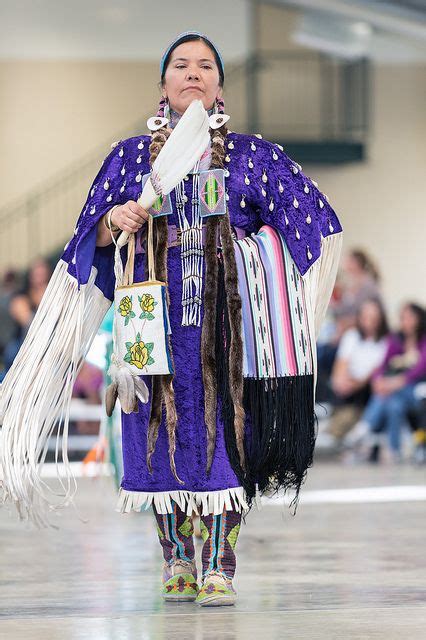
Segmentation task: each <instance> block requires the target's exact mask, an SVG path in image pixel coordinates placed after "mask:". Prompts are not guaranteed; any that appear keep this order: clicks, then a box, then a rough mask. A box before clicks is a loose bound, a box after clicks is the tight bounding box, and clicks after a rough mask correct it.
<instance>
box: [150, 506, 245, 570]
mask: <svg viewBox="0 0 426 640" xmlns="http://www.w3.org/2000/svg"><path fill="white" fill-rule="evenodd" d="M172 507H173V513H166V514H160V513H157V511H156V510H155V508H154V514H155V518H156V521H157V533H158V538H159V540H160V544H161V546H162V548H163V556H164V560H165V561H166V562H168V563H171V562H174V561H175V560H178V559H181V560H187V561H189V562H190V561H192V560H194V557H195V548H194V536H193V534H194V526H193V524H192V518H191V517H189V516H187V515H186V513H185V512H183V511H181V509H180V508H179V507H178V505H177V504H176V502H174V501H172ZM200 520H201V522H200V528H201V536H202V539H203V547H202V551H201V562H202V567H203V575H204V574H205V573H207V572H208V571H212V570H216V571H221V572H222V573H224V574H225V575H226V576H227V577H228V578H233V577H234V574H235V568H236V557H235V552H234V549H235V545H236V543H237V538H238V534H239V531H240V525H241V513H238V512H237V511H226V510H224V511H223V513H222V514H220V515H217V516H214V515H212V514H209V515H206V516H201V517H200Z"/></svg>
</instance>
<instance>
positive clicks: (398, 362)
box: [348, 303, 426, 462]
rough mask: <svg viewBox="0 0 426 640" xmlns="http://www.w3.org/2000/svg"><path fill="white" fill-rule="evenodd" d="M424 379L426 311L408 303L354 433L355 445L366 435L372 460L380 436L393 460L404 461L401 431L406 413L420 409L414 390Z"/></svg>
mask: <svg viewBox="0 0 426 640" xmlns="http://www.w3.org/2000/svg"><path fill="white" fill-rule="evenodd" d="M425 379H426V311H425V309H423V308H422V307H420V306H419V305H417V304H415V303H407V304H405V305H404V306H403V307H402V309H401V313H400V328H399V332H398V333H397V334H394V335H391V336H390V337H389V339H388V345H387V350H386V355H385V359H384V362H383V364H382V365H381V367H380V368H379V369H378V370H377V371H376V372H375V374H374V376H373V381H372V391H373V394H372V396H371V398H370V400H369V402H368V404H367V407H366V409H365V411H364V413H363V415H362V419H361V421H360V422H358V424H357V425H356V427H355V428H354V430H353V435H354V439H353V442H356V440H357V439H359V438H362V437H363V434H364V435H365V434H367V438H366V440H367V443H369V445H370V447H371V449H370V452H369V460H371V461H376V460H377V458H378V454H379V447H380V444H381V443H382V441H383V437H382V435H381V434H385V435H387V438H388V442H389V458H390V460H391V461H393V462H399V461H400V460H401V459H402V455H401V428H402V426H403V424H404V423H405V421H406V417H407V413H408V412H409V411H412V410H413V409H415V408H416V407H418V406H419V403H420V400H419V398H418V397H416V395H415V393H414V388H415V386H416V384H417V383H418V382H420V381H422V380H425ZM350 436H352V433H350V434H349V436H348V438H349V439H350Z"/></svg>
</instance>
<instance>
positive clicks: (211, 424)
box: [201, 216, 219, 473]
mask: <svg viewBox="0 0 426 640" xmlns="http://www.w3.org/2000/svg"><path fill="white" fill-rule="evenodd" d="M206 224H207V233H206V242H205V260H206V275H205V282H204V319H203V327H202V332H201V363H202V371H203V385H204V420H205V423H206V428H207V465H206V471H207V473H209V472H210V469H211V466H212V462H213V454H214V450H215V446H216V412H217V384H216V349H215V325H216V300H217V274H218V262H217V230H218V226H219V220H218V218H217V217H216V216H212V217H210V218H209V219H208V220H207V223H206Z"/></svg>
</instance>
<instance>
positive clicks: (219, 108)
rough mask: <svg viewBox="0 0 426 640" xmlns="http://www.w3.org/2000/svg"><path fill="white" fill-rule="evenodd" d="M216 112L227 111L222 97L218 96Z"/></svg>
mask: <svg viewBox="0 0 426 640" xmlns="http://www.w3.org/2000/svg"><path fill="white" fill-rule="evenodd" d="M215 113H225V103H224V101H223V99H222V98H216V101H215Z"/></svg>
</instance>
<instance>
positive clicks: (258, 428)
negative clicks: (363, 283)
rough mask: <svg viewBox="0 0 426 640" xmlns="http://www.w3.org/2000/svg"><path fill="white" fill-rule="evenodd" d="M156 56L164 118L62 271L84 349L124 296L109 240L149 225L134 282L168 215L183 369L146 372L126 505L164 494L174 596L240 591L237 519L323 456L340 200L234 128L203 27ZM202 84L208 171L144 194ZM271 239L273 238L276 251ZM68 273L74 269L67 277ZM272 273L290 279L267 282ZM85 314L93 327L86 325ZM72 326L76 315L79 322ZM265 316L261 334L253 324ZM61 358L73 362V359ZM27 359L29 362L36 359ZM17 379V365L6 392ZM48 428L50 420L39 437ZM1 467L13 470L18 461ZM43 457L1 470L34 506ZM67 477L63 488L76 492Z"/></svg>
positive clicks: (278, 151) (112, 179)
mask: <svg viewBox="0 0 426 640" xmlns="http://www.w3.org/2000/svg"><path fill="white" fill-rule="evenodd" d="M160 70H161V87H162V94H163V95H162V99H161V101H160V107H159V110H158V113H157V116H154V117H153V118H150V119H149V120H148V126H149V128H150V129H151V132H152V134H151V136H137V137H134V138H130V139H128V140H123V141H119V142H118V143H116V144H115V145H114V148H113V150H112V152H111V153H110V154H109V156H108V157H107V158H106V159H105V161H104V164H103V166H102V168H101V170H100V172H99V174H98V175H97V176H96V178H95V180H94V183H93V185H92V188H91V190H90V193H89V197H88V199H87V202H86V204H85V206H84V208H83V211H82V214H81V216H80V218H79V221H78V223H77V227H76V231H75V235H74V238H73V239H72V240H71V242H70V243H69V244H68V245H67V247H66V249H65V253H64V255H63V257H62V261H63V264H62V266H61V267H60V269H62V270H63V269H65V270H66V275H67V277H69V276H70V277H71V280H72V283H71V284H69V286H70V287H71V286H75V285H74V283H75V282H78V285H79V291H80V290H81V291H82V293H80V298H81V297H83V298H84V302H81V300H80V304H82V305H83V307H84V309H83V310H82V309H81V307H78V302H77V293H76V292H75V291H74V292H67V296H68V299H71V300H72V302H73V306H72V309H73V310H72V311H71V313H74V314H75V316H73V317H75V318H76V320H75V321H76V322H77V323H79V322H80V325H79V326H81V320H79V318H81V317H82V315H83V317H84V314H85V313H86V312H87V313H91V316H92V317H91V328H90V330H89V328H87V331H88V337H87V339H86V336H85V335H83V338H82V339H80V335H76V336H75V339H76V341H79V340H80V342H78V349H82V348H83V346H82V345H83V344H86V343H88V342H89V337H90V335H89V334H91V333H92V332H93V330H94V329H95V327H96V328H97V326H98V325H99V323H100V319H101V317H102V316H103V315H104V313H105V310H106V308H108V306H109V304H110V301H111V300H112V298H113V295H114V293H113V291H114V277H113V262H114V260H113V256H114V245H113V243H112V240H115V238H117V236H118V235H119V234H120V233H121V232H126V233H135V234H137V237H136V239H137V241H136V258H135V268H134V280H135V282H136V281H141V280H144V279H146V276H145V270H146V260H145V242H144V237H145V233H144V231H145V228H144V225H145V223H146V220H147V219H148V215H149V214H151V215H153V216H155V217H154V230H155V238H154V241H155V242H154V244H155V246H156V255H155V262H156V272H157V276H158V278H159V279H160V280H162V281H164V282H167V283H168V292H169V317H170V328H171V347H172V354H173V360H174V375H173V376H153V377H152V383H151V380H149V379H148V377H146V384H147V386H148V388H149V391H150V403H149V404H142V403H139V405H138V407H137V412H133V413H130V414H129V415H126V414H123V415H122V429H123V463H124V476H123V479H122V483H121V489H120V496H119V510H120V511H122V512H128V511H130V510H131V509H134V510H140V509H141V507H142V506H145V508H147V507H148V506H150V505H152V506H153V509H154V513H155V517H156V520H157V525H158V535H159V539H160V543H161V545H162V548H163V553H164V560H165V564H164V575H163V595H164V597H165V598H166V599H170V600H173V599H174V600H194V599H196V602H197V603H199V604H200V605H203V606H206V605H215V606H216V605H227V604H233V603H234V602H235V598H236V594H235V590H234V588H233V585H232V578H233V576H234V572H235V564H236V560H235V553H234V549H235V545H236V541H237V537H238V533H239V530H240V523H241V517H242V514H243V513H244V512H245V511H247V509H248V508H249V507H250V505H251V501H252V499H253V498H254V496H255V494H256V488H257V490H258V493H262V492H263V491H266V490H268V489H271V488H272V489H278V488H280V487H284V488H288V487H293V488H294V489H295V490H296V497H297V494H298V491H299V489H300V485H301V483H302V481H303V479H304V476H305V473H306V469H307V467H308V466H309V465H310V464H311V462H312V455H313V446H314V441H315V433H314V412H313V407H314V405H313V389H314V375H315V331H316V330H317V328H318V327H316V326H315V325H316V324H319V322H320V321H321V318H322V317H323V314H324V310H325V308H326V306H327V304H328V300H329V296H330V294H331V290H332V287H333V284H334V279H335V272H336V269H337V261H338V257H339V253H340V243H341V233H340V232H341V226H340V223H339V221H338V219H337V217H336V214H335V213H334V211H333V209H332V208H331V207H330V205H329V204H328V201H327V198H326V197H325V196H324V195H323V194H321V192H320V191H319V190H318V188H317V186H316V185H315V183H313V182H312V181H311V180H310V179H309V178H308V177H306V176H305V175H304V174H303V173H302V171H301V168H300V166H299V165H297V164H296V163H295V162H293V161H291V160H290V159H289V158H288V157H287V156H286V155H285V153H284V152H283V150H282V148H280V147H279V146H277V145H274V144H272V143H269V142H266V141H264V140H262V139H261V136H251V135H240V134H235V133H231V132H229V131H228V129H227V127H226V122H227V121H228V119H229V116H227V115H226V114H225V113H224V105H223V101H222V91H223V84H224V65H223V60H222V58H221V56H220V53H219V51H218V49H217V47H216V46H215V45H214V44H213V43H212V42H211V41H210V40H209V39H208V38H207V37H206V36H202V35H201V34H199V33H196V32H189V33H186V34H183V35H182V36H179V37H178V38H177V39H176V40H174V41H173V42H172V44H171V45H170V46H169V47H168V49H167V50H166V52H165V54H164V56H163V58H162V60H161V65H160ZM194 100H201V101H202V103H203V106H204V108H205V109H206V110H207V112H208V115H209V122H210V138H211V142H210V145H209V146H208V148H207V149H206V151H205V153H204V155H203V156H202V157H201V158H200V161H199V162H198V163H197V165H196V167H195V168H194V171H193V172H192V173H191V174H190V175H188V176H187V177H186V178H185V180H182V182H181V183H179V184H178V185H177V186H176V188H175V189H174V190H173V192H172V193H171V194H170V195H169V196H164V197H162V198H161V199H160V200H159V201H158V202H157V203H156V204H155V205H154V207H153V209H152V210H150V211H149V212H148V211H145V210H144V209H143V208H142V207H141V206H139V205H138V203H137V200H138V198H139V196H140V193H141V188H142V185H143V184H144V180H145V179H146V177H147V176H148V174H149V173H150V167H151V166H152V164H153V162H154V160H155V158H156V157H157V156H158V154H159V152H160V150H161V148H162V147H163V145H164V144H165V142H166V140H167V139H168V137H169V136H170V135H171V132H172V131H173V128H174V127H175V125H176V123H177V122H178V121H179V119H180V117H181V115H182V114H183V113H185V111H186V109H187V108H188V107H189V105H190V104H191V103H192V102H193V101H194ZM265 223H266V225H268V226H267V227H264V232H263V235H262V234H258V235H259V236H261V242H260V240H259V244H256V242H257V240H258V238H257V237H255V236H254V237H253V238H250V239H249V238H247V239H246V240H242V239H243V238H244V237H245V236H248V235H249V234H254V233H256V232H257V231H258V230H259V228H260V227H261V226H262V225H264V224H265ZM274 229H275V230H277V231H276V232H274ZM274 233H275V235H274ZM182 238H184V240H183V239H182ZM238 239H239V240H238ZM262 243H263V244H262ZM261 244H262V247H261V246H260V245H261ZM265 247H266V248H268V247H272V249H270V250H269V249H268V250H266V249H265V252H264V255H263V254H262V251H263V249H264V248H265ZM262 256H263V257H262ZM271 256H272V257H273V258H274V259H275V258H276V257H277V256H278V257H279V258H280V259H281V262H279V264H280V267H282V270H281V271H280V272H278V271H277V270H276V269H274V268H266V267H265V268H264V266H263V265H264V264H266V263H267V260H270V259H271ZM123 257H124V258H125V255H124V256H123ZM263 261H264V262H263ZM284 263H285V264H284ZM270 264H272V263H270ZM260 275H261V276H262V278H263V279H262V280H259V277H260ZM245 276H247V277H246V278H245ZM60 277H62V278H63V277H64V275H63V271H62V276H60V275H58V282H59V279H60ZM244 278H245V279H244ZM254 278H257V281H256V282H254V281H253V280H254ZM268 278H275V279H276V285H270V286H271V290H270V291H269V294H270V297H268V291H267V289H266V288H265V285H266V284H267V282H266V280H267V279H268ZM55 282H56V280H55ZM243 284H244V286H246V287H247V289H248V290H249V289H250V287H253V291H254V292H255V293H254V296H250V295H248V294H247V295H245V293H244V291H242V286H243ZM58 286H59V285H58ZM262 287H263V288H262ZM239 289H240V290H241V291H240V292H239ZM260 292H261V293H260ZM274 296H275V299H274ZM253 300H254V302H253ZM74 301H76V302H75V305H74ZM255 303H256V304H255ZM266 303H268V305H269V306H268V308H266V307H265V306H264V305H265V304H266ZM262 305H263V306H262ZM48 306H49V305H48V304H47V303H46V314H47V307H48ZM68 307H69V305H68ZM74 308H75V310H74ZM79 309H80V311H79ZM276 309H279V310H282V313H283V314H287V315H286V318H287V320H288V321H286V322H285V323H284V321H283V317H282V316H280V318H279V320H278V321H277V319H276V317H275V315H274V311H275V310H276ZM66 313H67V314H68V313H69V311H68V308H67V311H66ZM249 313H253V318H251V316H250V317H249V315H248V314H249ZM64 314H65V310H64V311H63V312H61V313H60V314H58V313H56V316H55V317H56V319H57V321H56V324H55V327H54V337H53V339H52V338H51V339H50V340H49V344H50V345H52V343H53V344H56V343H58V345H59V344H61V341H62V340H63V335H64V331H65V329H64V330H63V331H62V330H61V329H60V323H59V322H58V318H61V319H62V317H63V316H64ZM78 314H80V315H78ZM256 314H257V315H256ZM255 315H256V318H254V316H255ZM252 320H253V321H252ZM280 322H282V323H283V324H279V323H280ZM82 326H83V328H84V329H86V327H87V323H84V322H83V323H82ZM66 327H67V329H68V330H73V325H72V326H71V325H70V323H69V322H68V323H67V325H66ZM253 327H255V331H254V335H255V338H254V340H253V341H252V342H253V345H254V346H253V345H252V344H251V343H250V344H249V339H248V336H251V333H250V331H251V329H252V328H253ZM83 333H84V332H83ZM80 334H81V332H80ZM35 335H36V334H35V332H34V336H35ZM243 336H244V350H243ZM271 336H272V338H271ZM274 339H275V342H274ZM34 340H35V337H34ZM258 345H259V348H257V346H258ZM250 346H253V349H252V350H250V349H249V347H250ZM49 348H51V349H53V347H52V346H50V347H49ZM76 349H77V347H76ZM76 349H74V351H73V353H75V351H76ZM61 362H63V363H64V364H63V369H64V373H63V375H64V376H67V374H68V369H67V368H66V362H67V360H66V358H65V357H62V360H61ZM21 366H22V367H26V366H27V363H26V362H24V361H23V360H22V361H21ZM33 366H34V365H33ZM17 371H19V367H18V365H17ZM46 375H48V373H47V372H46ZM17 379H18V375H17V376H16V378H13V377H11V378H10V383H9V387H8V390H9V389H11V387H12V383H13V382H14V381H15V382H16V380H17ZM66 382H67V384H68V377H67V378H66ZM21 391H22V389H21ZM13 393H16V391H14V392H13ZM10 394H11V395H12V392H10ZM63 395H64V391H63V390H62V389H61V392H60V393H59V391H57V395H56V396H55V397H56V398H57V402H59V401H60V399H61V398H62V397H63ZM243 395H244V397H243ZM12 404H13V402H12V401H10V404H9V409H10V413H12V411H13V409H12ZM39 404H41V403H39ZM243 405H244V406H243ZM49 419H51V416H50V417H49ZM46 420H47V418H46ZM5 423H6V422H5ZM5 423H4V424H5ZM10 424H11V426H10V428H8V429H7V430H6V431H5V433H6V437H5V440H6V449H7V448H8V447H9V446H10V447H11V448H12V450H13V451H14V455H15V459H16V458H17V461H16V463H15V464H17V463H18V462H19V460H20V459H21V458H20V455H21V451H20V450H18V451H16V450H15V449H14V442H15V440H13V435H14V427H13V423H12V419H10ZM24 428H25V429H26V430H28V429H29V425H25V427H24ZM33 429H34V426H33ZM46 430H47V429H46V428H44V430H42V429H41V428H40V439H41V438H42V437H43V434H45V433H46ZM9 431H10V435H9ZM26 455H27V457H28V456H29V457H30V460H33V459H34V458H33V456H32V454H31V453H30V454H28V452H26ZM4 466H5V467H6V471H7V470H8V464H5V463H4ZM33 467H34V465H33ZM33 467H32V468H31V469H28V465H25V462H24V461H23V468H24V472H25V474H27V477H26V482H21V483H20V485H19V486H17V483H16V482H14V477H13V475H12V473H10V474H9V475H8V478H7V479H6V482H5V485H6V486H7V487H10V488H9V493H10V494H12V493H13V494H14V496H16V495H17V494H19V495H18V499H19V500H20V503H24V508H25V507H26V508H27V509H28V511H29V515H30V516H31V517H33V518H34V517H35V514H37V516H38V515H40V513H41V507H45V506H46V504H50V503H49V502H48V501H47V499H46V498H45V496H44V494H43V492H42V489H41V486H40V482H39V478H38V477H37V476H36V475H35V474H34V472H33ZM21 469H22V467H21V468H20V471H19V472H21ZM27 469H28V470H27ZM34 485H36V487H37V491H36V492H35V498H36V499H37V500H39V501H40V510H38V511H37V512H36V511H35V510H34V505H33V503H34V499H33V496H34V491H32V492H31V500H32V503H31V508H28V506H27V505H28V503H29V502H30V498H29V497H28V496H29V495H30V489H29V487H31V488H32V487H33V486H34ZM22 486H23V487H24V491H22ZM12 488H13V491H12ZM67 489H68V486H67ZM71 493H72V492H71V490H68V491H67V494H66V496H67V498H68V499H70V495H71ZM15 499H16V497H15ZM193 511H199V512H200V516H201V531H202V536H203V540H204V546H203V551H202V586H201V589H199V588H198V584H197V571H196V565H195V560H194V543H193V535H192V534H193V527H192V521H191V515H192V512H193ZM40 517H41V515H40Z"/></svg>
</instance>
